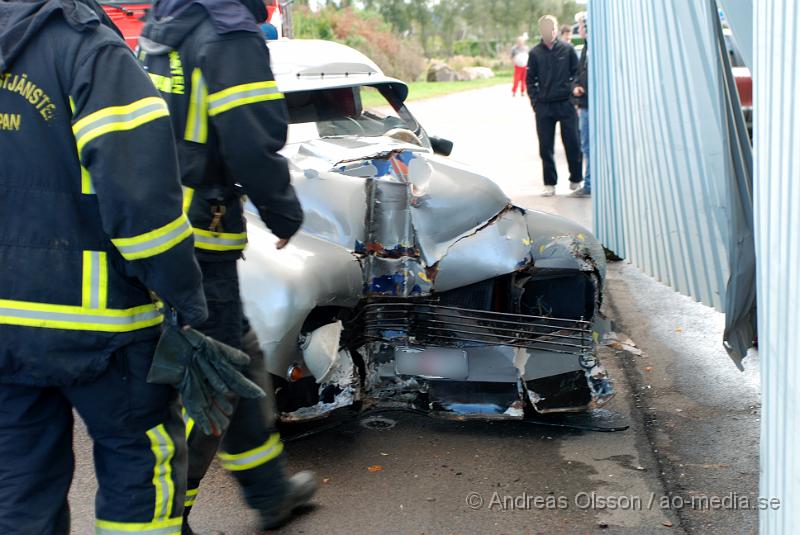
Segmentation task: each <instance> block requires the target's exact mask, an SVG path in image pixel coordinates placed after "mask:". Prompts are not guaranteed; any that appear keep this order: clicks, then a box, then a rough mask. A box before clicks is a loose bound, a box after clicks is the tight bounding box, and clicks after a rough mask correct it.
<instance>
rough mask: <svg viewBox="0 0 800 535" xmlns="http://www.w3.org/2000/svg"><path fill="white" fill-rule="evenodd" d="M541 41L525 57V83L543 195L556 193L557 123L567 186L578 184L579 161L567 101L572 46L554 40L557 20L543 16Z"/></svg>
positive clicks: (573, 71)
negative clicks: (540, 168) (535, 139)
mask: <svg viewBox="0 0 800 535" xmlns="http://www.w3.org/2000/svg"><path fill="white" fill-rule="evenodd" d="M539 31H540V33H541V35H542V40H541V41H540V42H539V44H537V45H536V46H535V47H534V48H533V50H531V53H530V57H529V58H528V75H527V78H526V83H527V86H528V96H529V98H530V99H531V105H532V106H533V110H534V113H535V114H536V133H537V135H538V137H539V155H540V156H541V158H542V168H543V174H544V184H545V186H544V193H543V195H544V196H547V197H549V196H552V195H555V191H556V188H555V186H556V183H557V181H558V174H557V172H556V162H555V158H554V154H553V144H554V142H555V129H556V123H560V125H561V140H562V141H563V142H564V149H565V151H566V153H567V161H568V163H569V181H570V189H572V190H576V189H578V188H579V187H580V183H581V175H582V161H581V148H580V138H579V135H578V116H577V115H576V113H575V107H574V106H573V105H572V103H571V102H570V97H571V95H572V88H573V82H574V80H575V77H576V75H577V73H578V56H577V54H576V53H575V48H574V47H573V46H572V45H570V44H567V43H564V42H562V41H560V40H558V39H556V32H557V31H558V22H557V21H556V19H555V17H553V16H551V15H546V16H544V17H542V18H541V19H539Z"/></svg>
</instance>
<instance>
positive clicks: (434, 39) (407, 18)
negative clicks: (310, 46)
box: [331, 0, 582, 57]
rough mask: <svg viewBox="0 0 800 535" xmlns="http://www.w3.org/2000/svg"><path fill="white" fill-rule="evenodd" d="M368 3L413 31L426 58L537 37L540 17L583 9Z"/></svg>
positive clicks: (568, 3)
mask: <svg viewBox="0 0 800 535" xmlns="http://www.w3.org/2000/svg"><path fill="white" fill-rule="evenodd" d="M331 1H333V0H331ZM339 1H341V0H339ZM363 5H364V6H365V8H366V9H368V10H370V11H374V12H377V13H380V15H381V16H382V17H383V19H384V20H385V21H386V22H387V23H388V24H389V25H390V26H391V28H392V29H393V30H394V31H395V32H398V33H401V34H403V35H408V36H414V37H415V38H416V39H417V40H418V42H419V43H420V45H421V46H422V49H423V50H424V51H425V55H426V56H427V57H434V56H436V57H450V56H452V55H453V54H461V55H487V54H490V53H491V54H494V53H495V51H494V50H492V51H491V52H490V50H489V48H488V45H490V44H491V43H499V44H503V45H509V44H511V43H512V42H514V40H515V39H516V37H517V36H519V35H521V34H522V33H523V32H528V34H529V35H530V36H531V40H535V38H536V36H537V35H538V33H539V32H538V20H539V18H540V17H541V16H543V15H554V16H555V17H556V18H557V19H558V20H559V22H560V23H562V24H572V23H573V22H574V15H575V13H577V12H578V11H581V10H582V8H581V7H579V6H578V5H577V4H576V3H575V2H574V1H573V0H363ZM475 43H479V44H477V45H476V44H475ZM481 43H482V44H481ZM465 47H466V48H465ZM476 47H477V49H476Z"/></svg>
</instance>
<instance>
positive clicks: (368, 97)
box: [361, 72, 513, 106]
mask: <svg viewBox="0 0 800 535" xmlns="http://www.w3.org/2000/svg"><path fill="white" fill-rule="evenodd" d="M512 81H513V79H512V76H511V73H506V72H501V73H499V74H498V75H496V76H495V77H494V78H488V79H486V80H471V81H466V82H411V83H410V84H408V99H406V102H410V101H414V100H423V99H426V98H433V97H440V96H444V95H449V94H452V93H457V92H459V91H469V90H470V89H482V88H484V87H492V86H495V85H499V84H511V82H512ZM361 100H362V104H363V105H364V106H380V105H385V103H386V101H385V100H383V97H381V96H380V95H379V94H377V92H376V93H372V92H366V91H364V92H362V93H361Z"/></svg>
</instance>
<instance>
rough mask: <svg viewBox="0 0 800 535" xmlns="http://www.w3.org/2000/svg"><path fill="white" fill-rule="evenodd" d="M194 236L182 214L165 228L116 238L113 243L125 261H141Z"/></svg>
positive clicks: (184, 215)
mask: <svg viewBox="0 0 800 535" xmlns="http://www.w3.org/2000/svg"><path fill="white" fill-rule="evenodd" d="M191 234H192V227H191V225H189V220H188V219H187V218H186V214H183V213H181V215H179V216H178V217H177V218H176V219H175V220H173V221H172V222H170V223H167V224H166V225H164V226H163V227H160V228H157V229H155V230H151V231H149V232H145V233H144V234H139V235H138V236H132V237H130V238H114V239H112V240H111V243H113V244H114V247H116V248H117V250H118V251H119V252H120V254H121V255H122V256H123V257H124V258H125V260H139V259H141V258H149V257H151V256H154V255H157V254H159V253H163V252H164V251H167V250H169V249H171V248H172V247H175V246H176V245H178V244H179V243H180V242H182V241H183V240H185V239H186V238H188V237H189V236H190V235H191Z"/></svg>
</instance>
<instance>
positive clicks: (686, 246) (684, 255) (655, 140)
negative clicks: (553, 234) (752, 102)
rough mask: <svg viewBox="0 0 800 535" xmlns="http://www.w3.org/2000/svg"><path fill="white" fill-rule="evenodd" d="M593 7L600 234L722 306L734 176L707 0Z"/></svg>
mask: <svg viewBox="0 0 800 535" xmlns="http://www.w3.org/2000/svg"><path fill="white" fill-rule="evenodd" d="M589 5H590V15H589V16H590V24H591V28H590V31H591V34H590V50H591V62H590V69H591V71H592V81H595V82H596V83H595V85H594V86H592V92H591V95H590V98H592V100H591V102H590V109H591V110H592V120H591V126H592V127H594V129H593V131H592V134H593V135H592V136H591V137H592V147H591V154H592V172H593V178H594V177H596V178H595V179H594V180H593V182H594V184H596V185H594V184H593V189H594V191H593V194H594V198H595V202H594V219H595V220H594V229H595V233H596V234H597V236H598V238H599V239H600V241H601V242H603V243H604V244H605V245H606V246H607V247H608V248H609V249H611V250H613V251H614V252H616V253H617V254H618V255H620V256H622V257H624V258H625V259H627V260H630V261H631V262H632V263H634V264H635V265H636V266H637V267H639V268H640V269H642V270H643V271H645V272H646V273H648V274H650V275H652V276H653V277H655V278H656V279H657V280H659V281H661V282H663V283H665V284H668V285H670V286H672V287H673V288H675V289H676V290H678V291H679V292H681V293H684V294H686V295H690V296H692V297H694V298H696V299H698V300H699V301H702V302H703V303H706V304H708V305H711V306H714V307H715V308H717V309H719V310H723V309H724V308H723V307H724V302H725V288H726V285H727V281H728V277H729V275H730V272H729V269H728V262H727V257H728V251H727V248H726V244H727V243H728V241H729V240H728V236H727V234H726V232H727V229H728V227H729V224H728V219H727V213H726V212H725V208H724V206H725V188H726V184H727V183H728V181H729V177H728V175H727V169H726V163H725V157H724V156H725V154H726V152H727V149H726V142H725V134H724V130H723V128H724V126H723V120H724V119H723V111H724V110H723V108H722V105H721V99H720V87H721V76H720V69H718V66H717V54H716V44H715V36H714V32H713V25H712V21H711V15H712V14H711V12H710V10H709V8H708V4H707V3H706V2H698V1H696V0H673V1H670V2H664V1H663V0H592V2H590V4H589Z"/></svg>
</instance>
